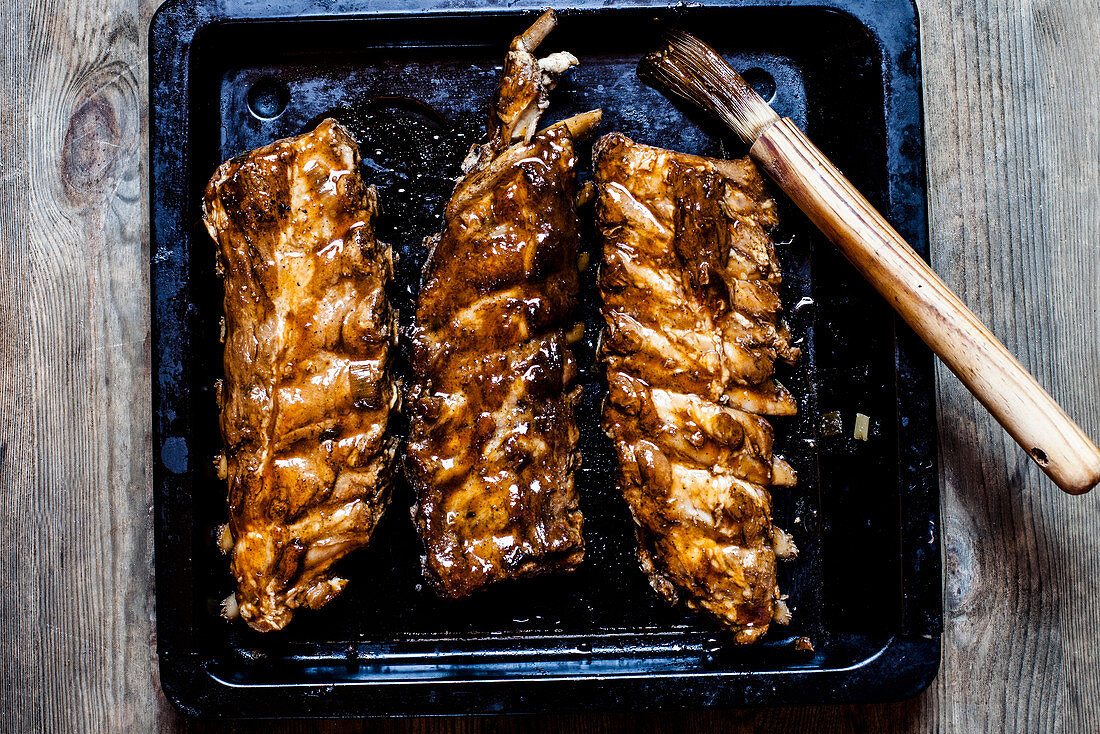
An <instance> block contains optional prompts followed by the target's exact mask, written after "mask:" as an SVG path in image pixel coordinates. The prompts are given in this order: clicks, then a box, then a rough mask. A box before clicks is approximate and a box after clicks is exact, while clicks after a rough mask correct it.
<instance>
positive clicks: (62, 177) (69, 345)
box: [0, 0, 1100, 734]
mask: <svg viewBox="0 0 1100 734" xmlns="http://www.w3.org/2000/svg"><path fill="white" fill-rule="evenodd" d="M156 4H157V2H156V0H145V1H144V2H139V1H138V0H96V1H95V2H82V1H81V2H78V1H77V0H64V1H63V2H55V3H48V2H45V1H44V0H39V1H37V2H31V1H30V0H16V1H15V2H13V3H10V4H9V5H8V6H6V7H5V10H4V11H2V12H0V363H3V364H6V365H8V368H7V369H6V370H3V371H0V522H2V523H3V528H4V531H3V532H4V536H3V537H4V540H5V543H4V545H3V548H2V549H0V645H2V647H3V650H2V653H0V730H4V731H45V730H51V729H56V730H66V731H112V732H113V731H153V730H162V731H240V732H251V731H256V732H264V733H265V734H272V733H274V732H305V731H319V730H320V731H331V732H359V731H371V732H418V733H419V732H439V733H442V732H456V733H457V732H462V733H467V732H469V733H475V732H483V731H485V732H487V731H493V732H575V733H576V734H582V733H583V734H587V733H588V732H634V731H641V732H665V731H669V732H671V731H681V730H691V731H700V732H706V733H710V732H715V733H717V732H723V733H730V734H733V733H741V732H746V733H747V732H768V731H774V732H781V731H814V732H862V731H883V732H891V731H897V732H926V731H943V732H972V731H990V732H995V731H1006V732H1007V731H1044V732H1045V731H1064V732H1078V731H1095V730H1097V729H1100V637H1098V635H1097V632H1096V626H1097V623H1098V622H1100V569H1098V568H1097V566H1098V565H1100V540H1098V538H1100V532H1098V530H1100V528H1098V525H1100V512H1098V509H1100V507H1098V504H1100V494H1092V495H1087V496H1085V497H1080V498H1073V497H1068V496H1064V495H1062V493H1060V492H1058V491H1057V490H1056V489H1055V488H1054V487H1053V486H1052V485H1051V484H1050V483H1049V481H1047V480H1045V479H1043V478H1042V477H1041V476H1040V474H1039V472H1038V470H1037V469H1035V468H1034V467H1033V466H1032V465H1031V463H1030V462H1029V460H1028V459H1027V458H1026V457H1025V456H1024V455H1023V453H1022V452H1021V451H1020V450H1019V449H1018V448H1017V447H1016V446H1015V444H1014V443H1013V442H1012V441H1011V439H1009V438H1008V437H1007V436H1005V435H1004V434H1003V432H1002V431H1001V429H1000V428H999V427H998V426H997V425H996V423H995V422H994V421H992V419H990V418H989V416H987V415H985V414H984V412H983V411H982V410H981V408H980V407H979V406H977V405H976V403H975V402H974V401H973V400H972V399H971V398H970V397H969V395H968V394H967V393H966V392H965V391H964V390H963V388H962V387H961V386H960V385H959V384H958V383H957V381H955V379H954V378H953V377H952V376H951V375H950V374H947V373H946V372H944V373H943V374H941V376H940V377H941V379H940V386H939V403H940V407H939V414H940V427H941V432H942V440H941V454H942V463H943V497H944V518H945V559H946V565H945V570H946V579H945V582H946V583H945V614H946V619H945V622H946V626H947V630H946V634H945V647H944V656H943V668H942V673H941V675H940V678H939V679H938V680H937V682H936V683H935V684H934V685H933V687H932V689H930V690H929V691H928V692H926V693H925V694H924V695H923V696H921V697H919V698H918V699H917V700H915V701H911V702H906V703H901V704H893V705H888V706H859V707H810V708H801V709H778V710H764V711H746V712H705V713H667V714H660V715H655V716H644V715H637V716H633V715H607V716H552V717H530V718H520V717H513V718H504V719H482V718H479V719H440V720H409V721H402V722H323V723H317V722H296V723H295V722H290V723H285V724H276V725H273V724H271V723H261V724H241V725H214V724H205V723H196V722H190V721H186V720H184V719H183V718H182V717H180V716H179V715H177V714H175V713H174V712H172V711H171V710H170V709H169V708H168V707H167V705H166V703H165V702H164V698H163V696H162V695H161V694H160V692H159V685H158V682H157V678H156V670H155V657H154V649H153V644H154V641H153V626H152V617H153V596H152V594H153V582H152V570H151V555H152V519H151V514H150V504H151V498H152V492H151V486H150V476H149V467H150V465H151V461H150V456H149V451H150V445H149V431H150V415H149V340H148V339H149V326H148V323H149V322H148V296H147V292H148V275H147V266H146V263H147V244H146V243H147V218H148V217H147V211H146V206H145V201H146V195H147V190H146V188H145V187H146V183H145V182H146V181H147V176H146V167H145V156H146V142H145V135H144V131H145V119H146V118H145V105H146V103H145V100H146V99H147V93H146V86H145V85H146V82H145V76H146V75H145V29H146V27H147V23H148V19H149V17H150V15H151V12H152V10H153V9H154V7H155V5H156ZM920 7H921V14H922V36H923V44H924V48H923V56H924V73H925V111H926V127H927V132H928V140H929V145H928V158H929V166H928V172H929V182H930V185H929V198H930V202H931V205H932V235H933V254H934V264H935V266H936V269H937V270H938V272H939V273H940V274H941V275H942V276H943V277H944V278H945V279H946V280H947V282H948V283H949V285H951V286H952V287H953V288H954V289H955V290H956V291H957V292H959V293H960V295H962V296H963V298H964V300H966V301H967V303H968V305H970V307H971V308H973V309H974V310H975V312H976V313H978V314H979V315H980V316H981V317H982V318H983V319H985V320H986V322H987V323H988V324H989V325H990V326H991V328H992V329H993V330H994V331H995V332H996V334H997V335H998V336H999V337H1000V338H1001V339H1002V340H1003V341H1004V342H1005V344H1006V345H1007V346H1008V347H1009V348H1010V349H1011V350H1012V351H1013V352H1014V353H1015V354H1016V355H1017V356H1018V357H1019V358H1020V360H1021V361H1022V362H1023V363H1024V364H1025V365H1026V366H1028V367H1029V368H1030V369H1032V370H1033V372H1034V373H1035V374H1036V376H1037V377H1038V379H1039V381H1040V382H1041V383H1043V384H1044V386H1046V387H1047V388H1048V389H1049V390H1050V391H1051V393H1052V394H1053V395H1054V396H1055V397H1056V398H1057V399H1059V400H1060V401H1061V402H1062V403H1063V405H1064V406H1065V407H1066V409H1067V410H1068V411H1069V413H1070V414H1071V415H1072V416H1074V417H1075V418H1076V419H1078V421H1079V422H1080V423H1081V424H1082V425H1083V426H1084V427H1085V429H1086V431H1087V432H1089V433H1090V434H1091V435H1092V436H1093V437H1094V438H1095V437H1098V436H1100V404H1098V403H1097V397H1098V396H1100V345H1098V342H1097V339H1096V336H1095V335H1096V334H1097V333H1100V285H1098V284H1100V245H1098V244H1097V243H1100V61H1098V59H1100V6H1098V5H1097V4H1096V3H1095V2H1094V0H982V1H980V2H977V3H974V2H971V0H925V1H924V2H921V3H920Z"/></svg>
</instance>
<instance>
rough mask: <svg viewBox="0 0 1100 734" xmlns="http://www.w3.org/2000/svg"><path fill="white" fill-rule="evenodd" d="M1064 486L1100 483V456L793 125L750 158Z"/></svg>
mask: <svg viewBox="0 0 1100 734" xmlns="http://www.w3.org/2000/svg"><path fill="white" fill-rule="evenodd" d="M750 154H751V155H752V157H753V159H754V160H755V161H756V162H757V163H758V164H760V166H761V167H762V168H763V169H764V170H765V171H767V172H768V173H769V174H770V175H771V177H772V178H773V179H775V181H776V183H778V184H779V186H780V188H782V189H783V191H785V192H786V193H787V195H788V196H790V197H791V199H793V200H794V202H795V203H796V204H798V206H799V208H800V209H802V211H803V212H805V213H806V215H807V216H808V217H809V218H810V219H811V220H813V222H814V224H816V225H817V226H818V227H819V228H820V229H821V231H822V232H824V233H825V235H826V236H827V237H828V238H829V239H830V240H832V241H833V243H834V244H835V245H836V246H837V247H839V248H840V251H841V252H842V253H844V256H845V257H847V258H848V260H849V261H851V263H852V264H853V265H854V266H855V267H856V269H857V270H859V272H860V273H861V274H862V275H863V277H864V278H866V279H867V280H868V281H869V282H870V283H871V284H872V285H873V286H874V287H875V289H876V290H878V292H879V293H881V294H882V296H883V297H884V298H885V299H886V300H887V301H889V303H890V305H891V306H893V307H894V309H895V310H896V311H897V312H898V313H899V314H900V315H901V317H902V318H903V319H905V322H906V323H907V324H909V326H910V327H911V328H912V329H913V331H915V332H916V333H917V335H918V336H920V338H921V339H923V340H924V342H925V343H926V344H927V345H928V346H929V347H931V348H932V351H934V352H935V353H936V354H937V355H939V357H940V359H942V360H943V362H944V364H946V365H947V366H948V367H950V368H951V371H952V372H954V373H955V374H956V375H958V377H959V379H960V380H962V382H963V384H964V385H966V387H967V388H968V389H969V390H970V392H972V393H974V396H975V397H977V398H978V400H980V401H981V403H982V405H984V406H985V407H986V409H988V410H989V412H990V413H992V414H993V417H995V418H996V419H997V420H998V421H999V422H1000V424H1001V425H1002V426H1004V427H1005V430H1007V431H1008V432H1009V433H1010V434H1011V435H1012V437H1013V438H1014V439H1016V442H1017V443H1019V444H1020V445H1021V446H1022V447H1023V448H1024V450H1025V451H1027V453H1028V454H1029V455H1030V456H1031V458H1032V459H1034V460H1035V463H1037V464H1038V465H1039V466H1040V467H1042V469H1043V471H1045V472H1046V473H1047V475H1048V476H1049V477H1050V478H1051V479H1053V480H1054V483H1055V484H1057V485H1058V486H1059V487H1061V488H1062V489H1064V490H1065V491H1066V492H1069V493H1070V494H1082V493H1084V492H1087V491H1088V490H1090V489H1092V487H1093V486H1095V485H1096V483H1097V482H1100V450H1098V449H1097V448H1096V444H1094V443H1093V442H1092V441H1090V440H1089V438H1088V436H1086V435H1085V433H1084V431H1082V430H1081V428H1080V427H1079V426H1078V425H1077V424H1076V423H1074V422H1073V420H1072V419H1071V418H1070V417H1069V416H1068V415H1066V413H1065V411H1064V410H1062V408H1061V406H1059V405H1058V403H1056V402H1054V399H1053V398H1051V397H1050V395H1048V394H1047V392H1046V391H1045V390H1043V388H1042V387H1040V386H1039V383H1038V382H1036V381H1035V378H1034V377H1032V376H1031V375H1030V374H1029V373H1028V371H1027V370H1025V369H1024V368H1023V367H1022V366H1021V365H1020V363H1019V362H1017V361H1016V359H1015V358H1014V357H1013V356H1012V355H1011V354H1009V352H1008V350H1007V349H1005V347H1004V345H1003V344H1001V343H1000V342H999V341H997V337H995V336H994V335H993V333H992V332H990V331H989V329H987V328H986V327H985V325H983V324H982V323H981V322H980V321H978V319H977V317H976V316H974V314H973V313H971V312H970V310H969V309H968V308H967V307H966V306H965V305H964V304H963V302H962V301H961V300H959V297H958V296H956V295H955V294H954V293H952V292H951V290H950V289H949V288H948V287H947V285H946V284H945V283H944V282H943V281H942V280H940V279H939V277H938V276H937V275H936V273H935V272H934V271H933V270H932V268H931V267H929V266H928V264H927V263H926V262H925V261H924V260H923V259H921V257H920V256H919V255H917V253H916V252H914V251H913V248H911V247H910V246H909V245H908V244H907V243H906V242H905V240H904V239H902V237H901V235H899V234H898V233H897V232H896V231H894V228H893V227H891V226H890V225H889V224H888V223H887V222H886V220H885V219H883V218H882V215H881V214H879V213H878V212H877V211H875V209H874V207H872V206H871V204H870V202H868V201H867V199H865V198H864V197H863V196H862V195H861V194H860V193H859V192H858V191H856V189H855V187H854V186H852V184H851V183H849V182H848V180H847V179H846V178H844V176H843V175H842V174H841V173H840V171H839V170H837V168H836V166H834V165H833V164H832V163H831V162H829V160H828V159H827V158H826V157H825V156H824V155H823V154H822V153H821V151H820V150H818V149H817V147H816V146H815V145H814V144H813V143H811V142H810V140H809V139H808V138H807V137H806V136H805V134H804V133H803V132H802V131H801V130H799V129H798V126H796V125H795V124H794V123H793V122H791V121H790V120H788V119H782V120H779V121H778V122H776V123H774V124H772V125H771V126H769V127H768V128H767V129H765V130H764V132H763V133H761V135H760V136H759V138H757V140H756V142H755V143H754V144H753V146H752V150H751V151H750Z"/></svg>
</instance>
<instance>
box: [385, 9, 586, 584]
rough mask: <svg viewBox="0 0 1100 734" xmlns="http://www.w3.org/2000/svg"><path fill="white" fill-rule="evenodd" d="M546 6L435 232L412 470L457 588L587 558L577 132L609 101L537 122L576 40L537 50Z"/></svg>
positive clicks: (435, 557)
mask: <svg viewBox="0 0 1100 734" xmlns="http://www.w3.org/2000/svg"><path fill="white" fill-rule="evenodd" d="M554 24H555V18H554V15H553V13H552V12H549V11H548V12H547V13H545V14H544V15H543V16H542V17H540V18H539V19H538V20H537V21H536V22H535V24H534V25H532V26H531V28H529V29H528V30H527V31H526V32H525V33H523V34H522V35H520V36H518V37H517V38H516V39H515V40H514V41H513V42H512V44H511V47H510V48H509V51H508V54H507V57H506V60H505V64H504V71H503V75H502V79H501V83H500V88H499V91H498V94H497V98H496V100H495V102H494V103H493V105H492V107H491V109H490V115H489V125H488V128H489V129H488V133H489V137H488V142H486V143H484V144H482V145H478V146H475V147H474V148H473V149H472V150H471V152H470V155H469V156H468V157H467V159H466V161H465V162H464V164H463V170H464V175H463V177H462V178H461V179H460V180H459V182H458V184H457V186H456V188H455V191H454V194H453V196H452V197H451V200H450V202H449V203H448V205H447V208H446V211H445V216H444V220H445V224H444V230H443V232H442V233H441V234H439V235H437V236H435V237H432V238H429V239H428V240H427V241H426V243H425V244H426V245H427V246H428V247H429V248H430V252H429V255H428V259H427V262H426V263H425V266H424V271H423V277H422V281H421V283H422V285H421V289H420V297H419V303H418V307H417V312H416V321H415V325H414V327H413V329H412V332H411V342H412V349H411V352H412V354H411V362H412V367H413V372H414V373H415V379H414V380H413V384H412V385H411V388H410V390H409V393H408V396H407V397H408V405H409V416H410V435H409V441H408V449H407V456H406V471H407V474H408V477H409V480H410V483H411V484H412V485H413V487H414V490H415V492H416V498H417V504H416V507H415V508H414V519H415V522H416V525H417V529H418V531H419V533H420V536H421V540H422V542H423V546H424V561H423V562H424V576H425V578H426V579H427V581H428V582H429V583H430V584H431V586H432V587H433V588H434V589H435V590H436V591H437V592H438V593H439V594H440V595H441V596H444V597H447V598H459V597H463V596H466V595H468V594H470V593H472V592H474V591H476V590H478V589H481V588H483V587H485V586H487V585H489V584H491V583H493V582H496V581H500V580H503V579H514V578H520V577H527V576H533V575H536V574H542V573H547V572H552V571H567V570H571V569H573V568H575V567H576V566H577V565H578V564H579V563H580V562H581V559H582V557H583V554H584V544H583V539H582V537H581V523H582V518H581V512H580V510H579V509H578V499H577V492H576V489H575V487H574V473H575V471H576V469H577V467H578V466H579V464H580V454H579V452H578V450H577V438H578V432H577V427H576V423H575V420H574V417H573V406H574V404H575V402H576V401H577V399H578V397H579V394H580V388H579V386H576V385H574V378H575V375H576V364H575V361H574V358H573V354H572V351H571V349H570V346H569V345H570V343H571V339H575V338H578V337H579V325H578V327H575V326H574V325H573V311H574V307H575V302H576V298H577V289H578V272H577V253H578V239H579V237H578V222H577V213H576V203H575V195H576V176H575V172H574V167H575V166H576V162H577V157H576V154H575V152H574V143H575V141H576V140H577V139H579V138H582V137H583V136H585V135H587V134H588V133H589V132H590V131H591V130H592V129H594V127H595V126H596V125H597V124H598V122H599V118H600V113H599V111H598V110H596V111H593V112H588V113H584V114H582V115H578V116H576V117H574V118H570V119H568V120H564V121H562V122H559V123H557V124H554V125H551V126H550V127H548V128H546V129H545V130H542V131H541V132H537V133H536V132H535V129H536V126H537V124H538V119H539V116H540V114H541V113H542V110H543V109H544V108H545V107H546V105H547V96H548V93H549V91H550V90H551V89H552V88H553V86H554V85H555V83H556V81H557V79H558V76H559V75H560V74H561V73H562V72H564V71H565V70H566V69H568V68H569V67H570V66H572V65H574V64H576V63H577V60H576V59H575V58H574V57H573V56H572V55H570V54H568V53H562V52H559V53H555V54H551V55H550V56H548V57H546V58H543V59H536V58H535V56H534V55H533V53H532V52H533V51H534V50H535V48H536V47H537V46H538V44H539V43H540V42H541V41H542V40H543V38H544V37H545V36H546V34H547V33H549V31H550V30H551V29H552V28H553V26H554Z"/></svg>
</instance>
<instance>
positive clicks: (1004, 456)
mask: <svg viewBox="0 0 1100 734" xmlns="http://www.w3.org/2000/svg"><path fill="white" fill-rule="evenodd" d="M922 10H923V11H924V34H923V37H924V50H925V83H926V84H925V109H926V113H927V125H928V133H929V134H928V139H929V141H930V144H929V151H928V152H929V178H930V180H931V181H932V182H933V185H932V186H931V187H930V202H931V206H932V211H933V218H932V224H933V235H934V239H933V243H934V244H933V255H934V261H935V265H936V268H937V270H939V271H940V272H941V273H943V274H944V275H945V277H946V278H947V279H948V282H949V283H950V285H951V286H952V287H953V288H955V289H956V290H957V291H958V292H959V293H960V294H961V295H962V296H963V297H964V299H965V300H967V301H968V302H969V303H970V304H971V305H972V306H973V307H974V308H975V309H976V310H977V311H978V312H979V313H980V315H981V316H982V317H983V318H984V319H985V320H986V322H987V323H988V324H989V325H990V326H991V327H992V328H993V330H994V331H995V332H996V333H997V334H998V336H1000V337H1001V339H1002V340H1003V341H1004V342H1005V344H1006V345H1007V346H1008V347H1009V349H1011V350H1012V351H1013V352H1014V353H1015V354H1016V355H1018V357H1019V358H1020V360H1021V361H1022V362H1023V363H1024V364H1025V365H1027V366H1028V367H1029V368H1030V369H1031V370H1032V371H1033V373H1034V374H1035V375H1036V376H1037V378H1038V379H1039V381H1040V382H1041V383H1043V385H1044V386H1046V387H1047V388H1048V390H1050V392H1051V393H1052V394H1053V395H1054V396H1055V398H1057V399H1058V400H1059V401H1060V402H1061V403H1062V404H1063V406H1065V408H1066V409H1067V411H1068V412H1069V413H1070V414H1071V415H1072V416H1074V417H1075V418H1077V420H1078V421H1079V422H1080V423H1081V425H1082V426H1083V427H1084V428H1085V430H1086V432H1088V433H1089V434H1090V435H1092V436H1093V437H1096V436H1098V435H1100V414H1098V410H1097V405H1096V398H1097V395H1098V393H1100V390H1098V387H1100V382H1098V381H1100V346H1098V344H1097V340H1096V337H1095V334H1096V333H1097V327H1098V326H1100V312H1098V305H1100V288H1098V286H1097V283H1098V282H1100V272H1098V270H1100V262H1098V258H1097V253H1098V250H1097V245H1096V242H1097V235H1098V234H1100V232H1098V225H1100V222H1098V217H1097V213H1098V208H1097V207H1098V205H1100V146H1098V145H1097V141H1098V134H1100V133H1098V131H1100V114H1098V109H1100V83H1098V81H1100V67H1098V62H1097V58H1098V56H1100V8H1098V7H1097V5H1096V3H1094V2H1074V1H1073V0H1053V1H1050V2H1044V1H1036V2H1005V1H1004V0H994V1H992V2H991V1H988V0H987V1H986V2H977V3H971V2H955V1H949V2H928V3H924V5H923V7H922ZM940 377H941V379H940V389H939V406H940V416H939V423H940V431H941V455H942V457H943V471H944V481H943V484H942V494H943V501H944V517H945V519H946V528H945V538H946V544H945V552H946V571H947V578H946V590H945V615H946V627H947V632H946V636H945V643H946V644H945V654H944V657H943V668H942V672H941V675H940V678H939V681H938V684H937V699H938V703H939V705H938V706H937V709H938V715H939V717H940V721H939V728H940V729H941V730H943V731H1066V732H1070V731H1073V732H1076V731H1094V730H1096V729H1097V727H1098V726H1100V708H1098V706H1100V700H1098V695H1097V683H1098V681H1100V667H1098V665H1097V663H1098V647H1100V641H1098V638H1097V635H1096V631H1095V628H1096V622H1097V621H1098V620H1100V613H1098V609H1097V591H1098V588H1097V584H1098V581H1097V575H1096V573H1095V571H1096V563H1097V557H1098V555H1100V542H1098V540H1097V533H1096V530H1097V526H1098V522H1097V521H1098V515H1097V508H1098V503H1100V495H1097V494H1095V493H1093V494H1091V495H1087V496H1084V497H1079V498H1071V497H1066V496H1063V495H1062V494H1061V493H1060V492H1058V491H1057V490H1056V489H1055V488H1053V486H1052V485H1051V484H1050V482H1048V481H1046V480H1045V479H1042V478H1041V477H1040V475H1039V472H1038V471H1037V470H1036V469H1035V468H1034V467H1032V466H1030V465H1029V463H1028V461H1027V460H1026V458H1025V457H1024V456H1023V454H1022V452H1021V451H1019V450H1018V449H1017V448H1016V447H1015V446H1014V445H1013V444H1012V442H1011V440H1009V439H1008V438H1007V437H1006V436H1005V435H1004V434H1003V433H1002V432H1001V431H1000V429H999V428H998V427H997V426H996V425H995V424H994V423H993V422H992V421H991V420H990V419H989V417H988V416H987V415H985V413H984V412H983V411H982V410H981V408H980V407H979V406H977V405H976V404H975V403H974V401H973V400H972V399H971V398H970V396H969V395H967V394H966V393H965V392H964V391H963V390H962V389H961V388H960V387H959V385H958V383H957V382H956V381H954V380H953V379H952V378H951V377H950V375H947V374H946V373H943V374H941V375H940Z"/></svg>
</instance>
